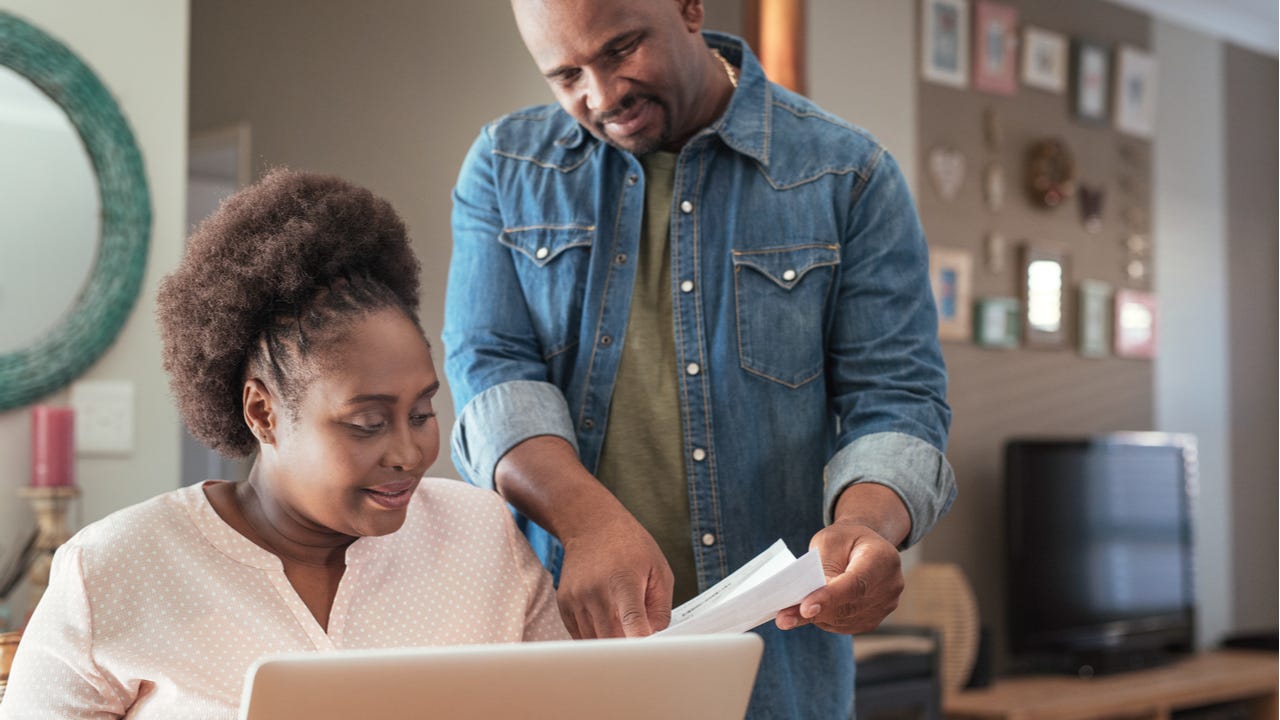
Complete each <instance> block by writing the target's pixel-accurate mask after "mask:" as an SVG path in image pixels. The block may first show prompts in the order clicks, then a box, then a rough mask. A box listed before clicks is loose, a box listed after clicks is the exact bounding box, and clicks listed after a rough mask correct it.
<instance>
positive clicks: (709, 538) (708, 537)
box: [702, 533, 716, 547]
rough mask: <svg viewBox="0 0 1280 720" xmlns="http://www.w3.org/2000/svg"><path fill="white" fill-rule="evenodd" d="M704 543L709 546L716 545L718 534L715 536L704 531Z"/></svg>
mask: <svg viewBox="0 0 1280 720" xmlns="http://www.w3.org/2000/svg"><path fill="white" fill-rule="evenodd" d="M702 544H703V545H706V546H707V547H711V546H712V545H715V544H716V536H715V535H712V534H711V533H703V534H702Z"/></svg>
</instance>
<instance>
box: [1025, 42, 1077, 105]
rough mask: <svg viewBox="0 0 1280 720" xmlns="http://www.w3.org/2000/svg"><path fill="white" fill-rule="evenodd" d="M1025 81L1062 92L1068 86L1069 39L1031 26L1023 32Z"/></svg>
mask: <svg viewBox="0 0 1280 720" xmlns="http://www.w3.org/2000/svg"><path fill="white" fill-rule="evenodd" d="M1022 84H1023V85H1026V86H1027V87H1033V88H1036V89H1038V90H1047V91H1049V92H1055V93H1060V92H1062V91H1064V90H1066V89H1067V38H1066V36H1064V35H1060V34H1059V33H1056V32H1050V31H1048V30H1043V29H1041V28H1038V27H1031V26H1028V27H1027V28H1026V29H1025V30H1023V31H1022Z"/></svg>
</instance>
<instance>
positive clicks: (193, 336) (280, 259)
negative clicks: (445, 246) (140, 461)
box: [156, 170, 421, 456]
mask: <svg viewBox="0 0 1280 720" xmlns="http://www.w3.org/2000/svg"><path fill="white" fill-rule="evenodd" d="M418 270H419V265H418V260H417V258H416V257H415V256H414V254H413V250H412V248H411V247H410V245H409V239H408V236H407V234H406V232H405V227H404V222H403V221H401V220H400V217H399V216H398V215H397V214H396V212H395V210H394V209H392V207H391V205H390V204H388V203H387V202H386V201H385V200H382V199H381V198H378V197H375V196H374V195H373V193H371V192H369V191H368V190H365V189H363V188H360V187H356V186H354V185H352V184H350V183H348V182H346V181H344V180H341V179H339V178H336V177H328V176H323V175H314V174H310V173H303V172H293V171H288V170H275V171H272V172H271V173H269V174H268V175H267V176H266V177H264V178H263V179H262V180H261V181H259V182H258V183H256V184H254V185H251V186H249V187H247V188H244V189H243V190H241V191H239V192H237V193H236V194H235V195H232V196H231V197H229V198H227V199H226V200H225V201H224V202H223V203H222V205H221V206H220V207H219V208H218V210H217V212H215V213H214V214H213V215H211V216H209V218H208V219H206V220H205V221H204V222H203V223H201V224H200V226H199V227H198V228H196V231H195V233H194V234H192V236H191V238H190V240H188V242H187V249H186V253H185V255H184V256H183V258H182V262H181V263H180V264H179V265H178V269H177V270H175V271H174V272H173V273H172V274H171V275H169V276H168V277H166V278H165V279H164V281H163V283H161V285H160V293H159V297H158V298H157V308H156V315H157V317H158V319H159V322H160V335H161V338H162V339H163V342H164V368H165V370H166V371H168V373H169V385H170V388H171V389H172V391H173V394H174V396H175V398H176V399H177V403H178V410H179V412H181V414H182V417H183V419H184V420H185V421H186V423H187V427H188V428H189V429H190V431H191V434H192V435H194V436H195V437H196V438H197V439H199V440H200V441H201V442H203V443H205V444H207V445H209V446H210V447H212V448H213V449H215V450H217V451H219V452H221V453H223V454H224V455H228V456H244V455H248V454H250V453H252V452H253V451H254V450H256V449H257V447H258V445H257V440H256V439H255V438H254V436H253V434H252V433H251V432H250V430H249V428H248V426H247V425H246V424H245V421H244V411H243V407H242V402H243V401H242V395H243V388H244V382H245V380H246V378H248V377H260V378H262V379H263V380H265V381H268V382H269V383H270V385H271V386H272V391H273V392H275V393H278V394H280V395H281V396H282V397H281V399H282V400H283V401H284V404H285V407H286V408H287V409H288V410H289V411H290V413H295V414H296V410H297V400H298V399H299V398H300V397H301V394H302V391H303V390H304V389H305V387H306V385H307V382H308V381H309V380H310V379H311V378H312V377H313V376H314V373H315V372H316V370H317V369H318V367H319V366H318V365H317V360H321V359H323V358H322V357H321V356H322V354H323V352H324V348H325V346H326V344H327V343H329V342H331V341H333V340H335V339H337V338H338V337H340V334H339V331H341V330H343V329H344V328H346V327H348V326H349V325H350V324H351V322H352V321H354V320H355V319H357V318H359V317H362V316H364V315H367V314H368V313H370V312H373V311H377V310H383V309H387V308H396V309H399V310H401V311H403V312H404V313H405V315H406V316H408V317H409V318H410V319H411V320H412V321H413V322H414V324H415V325H417V324H418V313H417V308H418ZM419 331H421V326H419Z"/></svg>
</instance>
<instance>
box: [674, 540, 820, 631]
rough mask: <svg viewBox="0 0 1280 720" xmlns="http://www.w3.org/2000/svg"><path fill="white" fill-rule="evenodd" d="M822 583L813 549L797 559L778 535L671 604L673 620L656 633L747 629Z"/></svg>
mask: <svg viewBox="0 0 1280 720" xmlns="http://www.w3.org/2000/svg"><path fill="white" fill-rule="evenodd" d="M826 583H827V580H826V577H825V576H824V575H823V574H822V559H821V558H819V557H818V551H817V550H810V551H809V552H807V553H805V554H804V555H803V556H801V557H800V559H798V560H797V559H796V556H795V555H792V554H791V551H790V550H788V549H787V544H786V543H784V542H782V541H781V540H779V541H777V542H776V543H774V544H773V545H772V546H770V547H769V549H768V550H765V551H764V552H762V553H760V554H759V555H757V556H755V557H754V558H752V559H751V560H750V561H749V562H747V564H746V565H743V566H742V567H741V568H738V570H737V571H736V572H734V573H733V574H732V575H730V576H729V577H726V578H725V579H723V580H721V581H720V582H718V583H716V584H715V585H714V586H712V587H711V588H709V589H708V590H707V591H706V592H704V593H702V594H701V595H699V596H698V597H696V598H693V599H692V600H690V601H689V602H686V603H685V604H683V605H681V606H680V607H678V608H676V609H675V610H672V611H671V624H670V625H669V626H667V629H666V630H662V631H659V632H657V633H654V635H655V636H658V635H666V636H673V635H706V634H714V633H740V632H746V631H748V630H750V629H751V628H753V627H755V626H757V625H760V624H762V623H766V622H768V621H770V620H772V619H773V618H774V616H776V615H777V614H778V612H779V611H781V610H785V609H786V608H789V607H791V606H792V605H796V604H798V603H799V602H800V601H801V600H803V599H804V598H805V596H807V595H808V594H809V593H811V592H813V591H814V590H817V589H818V588H820V587H822V586H823V585H826Z"/></svg>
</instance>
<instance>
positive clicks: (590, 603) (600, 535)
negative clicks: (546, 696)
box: [494, 435, 674, 638]
mask: <svg viewBox="0 0 1280 720" xmlns="http://www.w3.org/2000/svg"><path fill="white" fill-rule="evenodd" d="M494 484H495V485H496V486H497V488H498V490H499V492H501V493H502V495H503V497H505V498H506V499H507V501H508V502H510V503H511V504H512V505H515V506H516V507H517V508H519V509H520V511H521V512H523V513H524V514H525V515H528V516H529V517H531V518H532V519H533V521H534V522H536V523H538V524H539V525H541V526H542V527H544V528H546V529H548V530H550V531H551V534H553V535H555V536H556V537H557V538H559V539H560V542H561V544H563V545H564V563H563V564H562V565H561V567H560V587H559V590H558V591H557V600H558V601H559V605H560V617H561V618H563V619H564V625H565V628H566V629H568V631H569V634H570V635H572V636H573V637H575V638H598V637H599V638H603V637H622V636H624V635H625V636H627V637H643V636H645V635H650V634H652V633H654V632H656V631H658V630H662V629H663V628H665V627H666V626H667V624H668V623H670V622H671V590H672V585H673V583H674V580H673V577H672V574H671V566H670V565H668V564H667V559H666V558H665V557H663V555H662V551H661V550H660V549H658V543H656V542H654V540H653V536H651V535H650V534H649V533H648V531H647V530H645V529H644V528H643V527H642V526H641V525H640V523H639V522H637V521H636V519H635V517H634V516H632V515H631V513H629V512H627V509H626V508H624V507H623V506H622V503H620V502H618V499H617V498H616V497H614V496H613V494H612V493H610V492H609V491H608V490H606V489H605V487H604V486H603V485H601V484H600V482H599V481H598V480H596V479H595V478H594V477H593V476H592V475H591V473H589V472H587V470H586V468H584V467H583V466H582V463H580V462H578V455H577V453H576V452H575V451H574V449H573V446H571V445H570V444H569V443H568V442H566V441H565V440H563V439H561V438H559V437H554V436H548V435H540V436H537V437H533V438H530V439H528V440H525V441H524V442H522V443H520V444H519V445H517V446H515V447H514V448H512V449H511V450H510V451H508V452H507V454H506V455H504V456H503V457H502V459H501V460H500V461H498V467H497V468H496V470H495V472H494Z"/></svg>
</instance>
